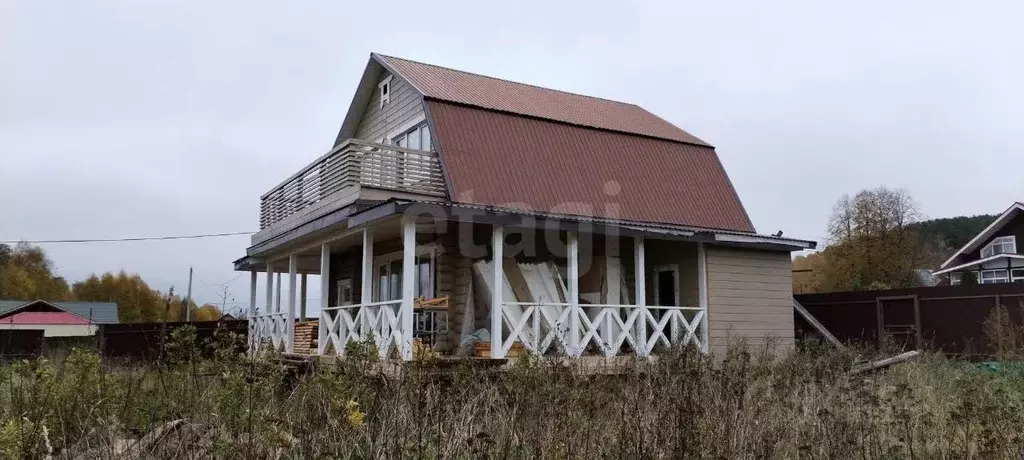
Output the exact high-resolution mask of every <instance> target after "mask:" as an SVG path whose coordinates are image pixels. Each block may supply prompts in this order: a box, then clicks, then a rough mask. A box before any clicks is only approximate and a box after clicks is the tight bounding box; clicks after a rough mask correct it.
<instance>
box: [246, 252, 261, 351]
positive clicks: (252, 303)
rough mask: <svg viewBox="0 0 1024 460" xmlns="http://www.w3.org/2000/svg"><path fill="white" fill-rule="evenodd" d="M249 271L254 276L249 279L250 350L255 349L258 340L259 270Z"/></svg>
mask: <svg viewBox="0 0 1024 460" xmlns="http://www.w3.org/2000/svg"><path fill="white" fill-rule="evenodd" d="M249 273H250V274H251V275H252V278H251V279H250V281H249V337H248V339H249V350H254V349H255V348H256V347H255V346H254V345H255V344H257V343H259V342H257V339H258V338H257V337H256V332H257V331H256V277H257V276H258V272H257V271H256V270H250V271H249Z"/></svg>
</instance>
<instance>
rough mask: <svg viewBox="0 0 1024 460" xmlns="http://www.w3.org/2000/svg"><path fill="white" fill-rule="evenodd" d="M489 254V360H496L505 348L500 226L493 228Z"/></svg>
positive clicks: (502, 355)
mask: <svg viewBox="0 0 1024 460" xmlns="http://www.w3.org/2000/svg"><path fill="white" fill-rule="evenodd" d="M491 253H492V256H493V257H492V258H493V260H492V263H493V264H494V273H493V275H494V279H493V280H492V281H491V358H493V359H498V358H504V357H505V346H504V343H503V340H502V338H501V309H502V302H503V300H502V298H501V295H502V294H503V293H504V291H505V270H504V267H503V265H504V264H503V260H504V259H505V229H504V228H502V226H500V225H495V226H494V234H493V235H491Z"/></svg>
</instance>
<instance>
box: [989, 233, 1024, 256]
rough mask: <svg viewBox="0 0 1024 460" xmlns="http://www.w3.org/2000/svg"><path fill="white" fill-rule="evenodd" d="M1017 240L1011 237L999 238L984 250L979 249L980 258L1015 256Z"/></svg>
mask: <svg viewBox="0 0 1024 460" xmlns="http://www.w3.org/2000/svg"><path fill="white" fill-rule="evenodd" d="M1016 253H1017V239H1016V238H1015V237H1013V236H1000V237H998V238H996V239H994V240H992V242H991V243H989V244H988V245H987V246H985V247H984V248H981V258H983V259H984V258H986V257H992V256H994V255H996V254H1016Z"/></svg>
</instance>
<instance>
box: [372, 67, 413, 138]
mask: <svg viewBox="0 0 1024 460" xmlns="http://www.w3.org/2000/svg"><path fill="white" fill-rule="evenodd" d="M389 75H391V74H389V73H387V72H385V73H384V74H383V75H382V76H381V80H380V81H383V80H384V79H385V78H387V77H388V76H389ZM378 83H379V82H378ZM423 117H424V112H423V97H422V96H421V95H420V94H419V93H418V92H417V91H416V90H415V89H414V88H413V87H412V86H411V85H409V84H408V83H406V82H405V80H402V79H401V78H400V77H398V76H397V75H396V76H394V77H393V78H392V79H391V98H390V102H389V103H388V104H387V105H385V106H384V108H383V109H381V106H380V91H379V90H378V89H377V87H376V86H374V89H373V95H372V96H370V101H369V102H367V104H366V110H365V111H364V112H363V117H362V119H360V120H359V125H358V127H357V128H356V134H355V137H357V138H359V139H363V140H368V141H373V142H380V140H381V138H383V137H386V136H391V135H395V134H399V133H398V132H396V131H397V130H398V129H400V128H402V127H404V126H406V125H407V124H409V123H411V122H413V121H414V120H417V119H422V118H423Z"/></svg>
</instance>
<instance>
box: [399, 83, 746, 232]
mask: <svg viewBox="0 0 1024 460" xmlns="http://www.w3.org/2000/svg"><path fill="white" fill-rule="evenodd" d="M403 76H405V75H403ZM424 104H425V106H426V109H427V112H428V114H429V115H428V116H429V117H430V119H431V120H432V123H433V129H434V131H433V132H434V137H435V141H436V142H435V145H436V146H437V147H438V150H439V151H440V152H441V156H442V163H443V165H444V167H445V170H446V174H447V179H448V184H449V188H450V194H451V200H452V201H453V202H456V203H470V204H480V205H486V206H497V207H503V208H510V209H520V210H524V211H531V212H551V213H560V214H572V215H583V216H595V217H601V218H610V219H621V220H627V221H635V222H650V223H667V224H676V225H685V226H692V227H698V228H705V229H722V230H731V231H739V232H754V226H753V224H751V222H750V218H749V217H748V216H747V213H746V211H745V210H744V209H743V205H742V203H740V200H739V196H738V195H737V194H736V190H735V189H734V188H733V186H732V183H731V182H730V181H729V178H728V176H727V175H726V173H725V169H724V168H723V167H722V164H721V162H720V161H719V159H718V155H717V154H716V153H715V150H714V149H713V148H712V147H709V146H703V145H693V144H689V143H683V142H680V141H678V140H664V139H657V138H654V137H647V136H641V135H636V134H626V133H622V132H614V131H609V130H602V129H594V128H591V127H587V126H579V125H574V124H569V123H566V122H561V121H553V120H544V119H540V118H535V117H530V116H524V115H521V114H513V113H506V112H499V111H496V110H487V109H482V108H479V107H472V106H468V105H464V104H458V103H452V102H448V101H439V100H435V99H433V98H431V97H428V98H427V99H426V100H425V102H424Z"/></svg>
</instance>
